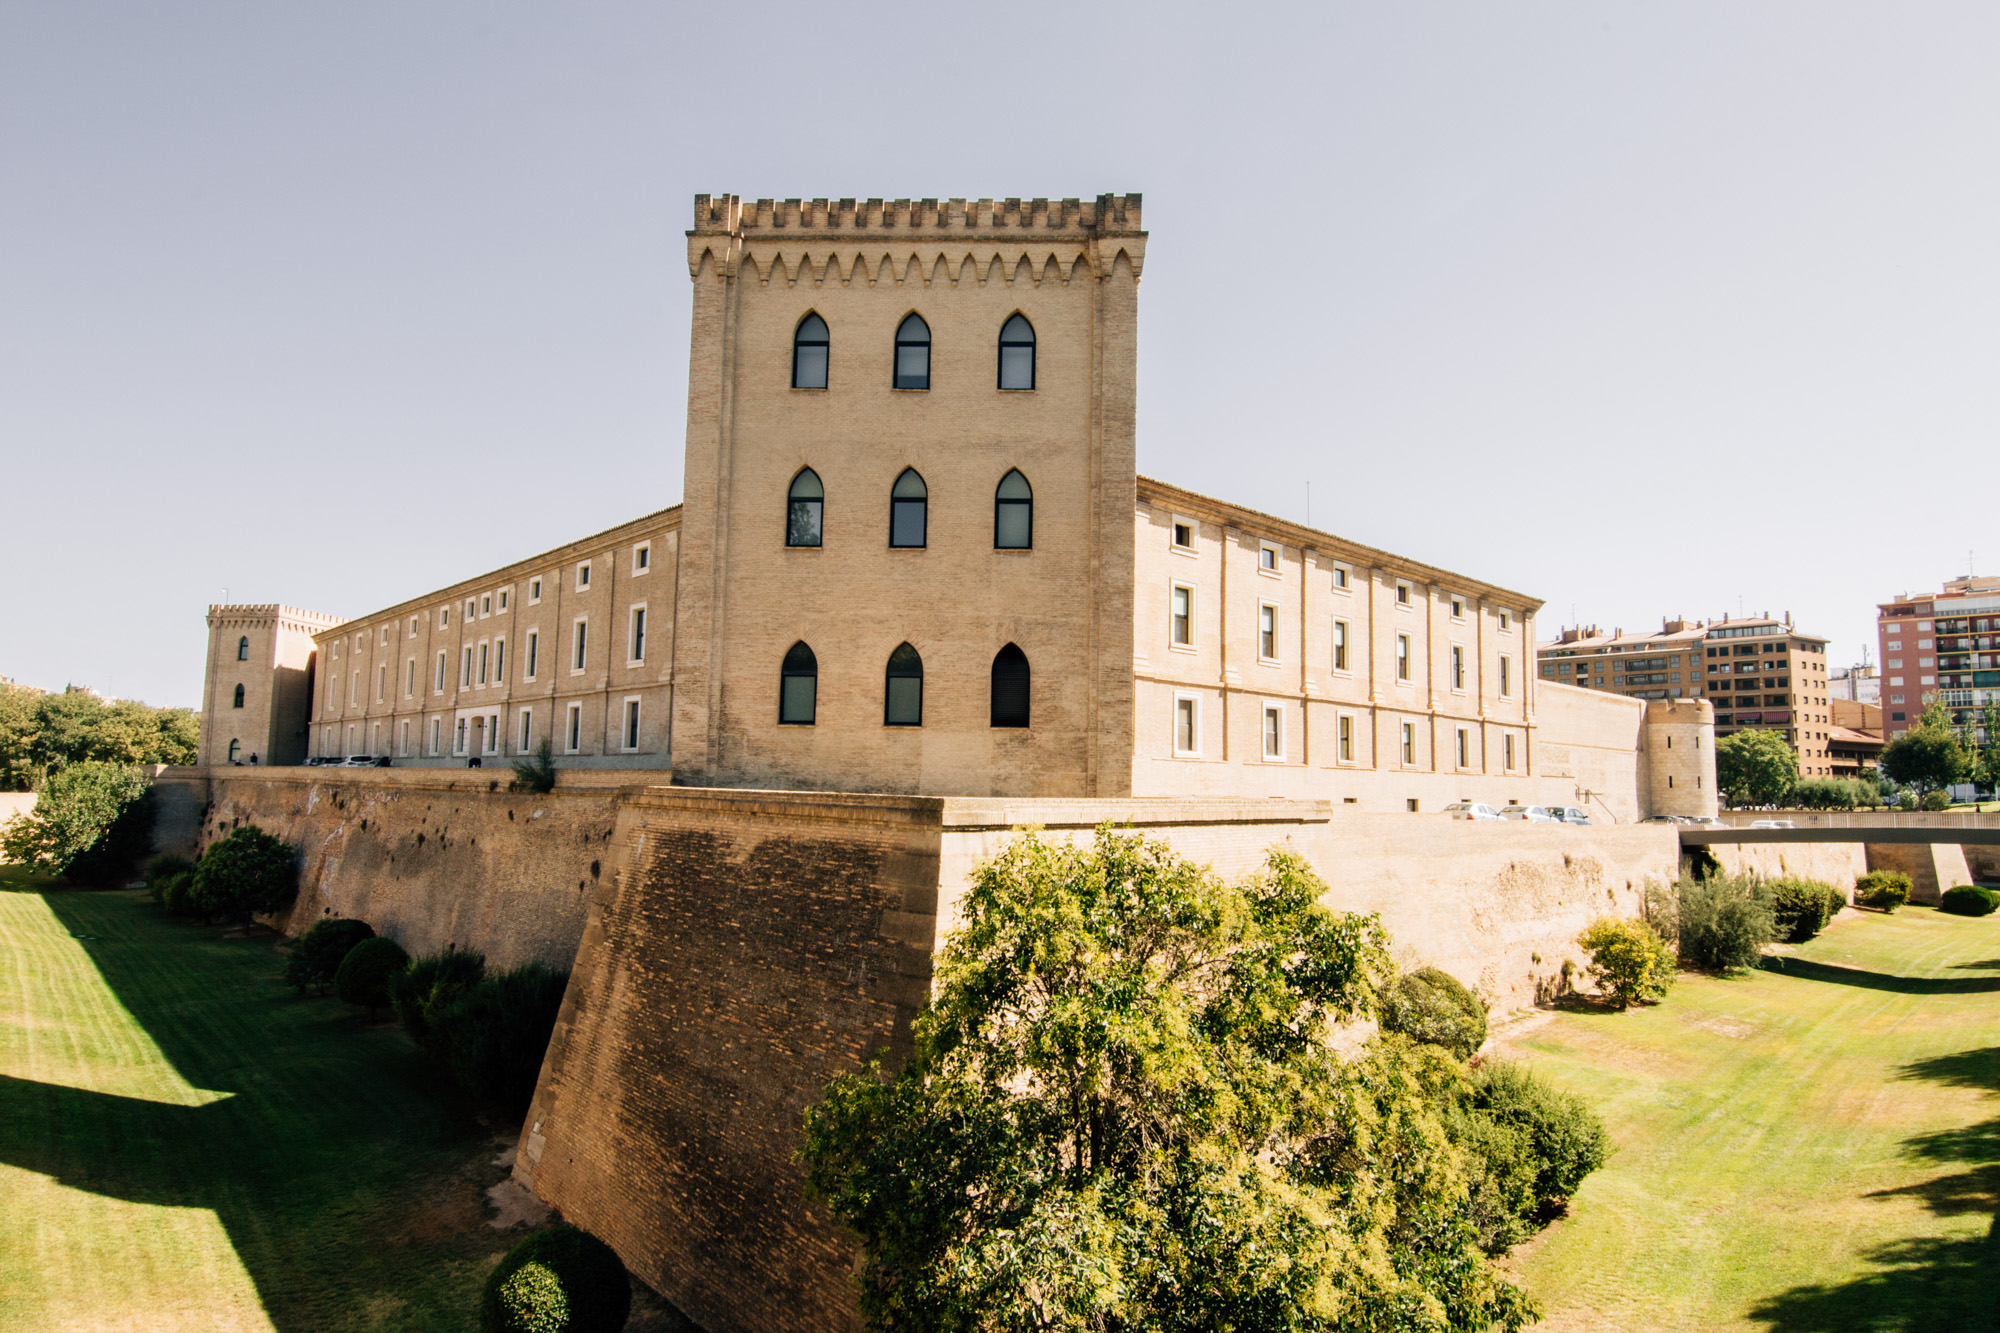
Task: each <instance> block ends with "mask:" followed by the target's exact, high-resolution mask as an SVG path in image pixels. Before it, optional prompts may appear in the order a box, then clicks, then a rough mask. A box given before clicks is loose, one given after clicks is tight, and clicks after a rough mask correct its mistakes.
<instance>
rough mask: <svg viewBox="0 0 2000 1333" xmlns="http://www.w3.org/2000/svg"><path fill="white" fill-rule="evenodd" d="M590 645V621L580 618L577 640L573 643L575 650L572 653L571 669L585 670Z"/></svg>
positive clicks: (577, 627)
mask: <svg viewBox="0 0 2000 1333" xmlns="http://www.w3.org/2000/svg"><path fill="white" fill-rule="evenodd" d="M589 646H590V623H589V622H588V621H585V620H579V621H577V622H576V642H575V643H574V644H573V645H572V647H573V651H572V652H571V653H570V662H569V669H570V670H571V671H572V672H575V671H581V670H583V664H584V662H585V661H586V660H587V651H588V649H589Z"/></svg>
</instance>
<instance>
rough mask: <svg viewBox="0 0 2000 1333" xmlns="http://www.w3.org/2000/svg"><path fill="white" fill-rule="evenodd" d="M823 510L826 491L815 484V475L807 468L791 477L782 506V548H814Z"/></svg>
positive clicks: (816, 474)
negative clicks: (783, 511)
mask: <svg viewBox="0 0 2000 1333" xmlns="http://www.w3.org/2000/svg"><path fill="white" fill-rule="evenodd" d="M825 510H826V488H825V487H824V486H821V485H820V484H819V473H817V472H815V471H813V470H812V469H811V468H807V469H806V470H805V471H803V472H801V473H799V475H798V476H796V477H793V478H792V489H791V492H790V494H789V495H788V496H787V499H786V505H785V545H787V546H818V545H819V539H820V526H821V520H822V519H824V518H825Z"/></svg>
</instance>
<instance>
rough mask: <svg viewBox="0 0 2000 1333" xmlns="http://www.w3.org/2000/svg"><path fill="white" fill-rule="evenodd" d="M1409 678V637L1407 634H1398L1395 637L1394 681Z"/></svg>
mask: <svg viewBox="0 0 2000 1333" xmlns="http://www.w3.org/2000/svg"><path fill="white" fill-rule="evenodd" d="M1409 678H1410V636H1409V635H1407V634H1398V635H1397V636H1396V679H1397V680H1408V679H1409Z"/></svg>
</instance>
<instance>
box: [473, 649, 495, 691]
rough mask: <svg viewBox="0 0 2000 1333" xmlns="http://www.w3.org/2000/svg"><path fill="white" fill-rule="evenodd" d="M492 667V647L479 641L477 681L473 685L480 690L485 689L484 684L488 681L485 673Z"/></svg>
mask: <svg viewBox="0 0 2000 1333" xmlns="http://www.w3.org/2000/svg"><path fill="white" fill-rule="evenodd" d="M492 666H493V645H492V644H490V643H488V642H486V640H484V639H481V640H480V641H479V679H478V680H476V681H475V682H474V684H476V685H478V686H479V688H481V689H484V688H486V682H487V680H488V674H487V673H488V671H489V670H490V669H491V668H492Z"/></svg>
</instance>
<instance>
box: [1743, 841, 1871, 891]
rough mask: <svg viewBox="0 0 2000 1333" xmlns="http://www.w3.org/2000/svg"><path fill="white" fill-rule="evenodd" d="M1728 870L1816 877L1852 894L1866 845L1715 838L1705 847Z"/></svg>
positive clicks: (1866, 865)
mask: <svg viewBox="0 0 2000 1333" xmlns="http://www.w3.org/2000/svg"><path fill="white" fill-rule="evenodd" d="M1708 850H1709V851H1710V853H1712V854H1713V855H1714V857H1715V859H1716V861H1717V862H1718V863H1719V864H1720V865H1721V866H1722V868H1723V869H1724V870H1726V871H1728V872H1730V873H1731V874H1736V873H1738V872H1741V871H1746V870H1748V871H1754V872H1755V873H1757V874H1759V875H1763V876H1764V877H1765V878H1767V879H1779V878H1783V877H1787V876H1790V877H1794V878H1799V879H1816V880H1818V881H1820V882H1821V883H1823V884H1831V885H1833V886H1834V887H1835V888H1837V889H1840V890H1842V891H1844V892H1845V893H1846V894H1847V896H1848V898H1849V899H1850V900H1852V899H1853V897H1854V881H1855V880H1857V879H1860V878H1861V877H1862V876H1863V875H1865V874H1867V873H1868V870H1869V861H1868V848H1867V847H1866V846H1865V845H1863V844H1862V843H1859V842H1794V843H1785V844H1782V845H1780V844H1775V843H1756V842H1719V843H1716V844H1714V845H1713V846H1711V847H1710V848H1709V849H1708Z"/></svg>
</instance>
